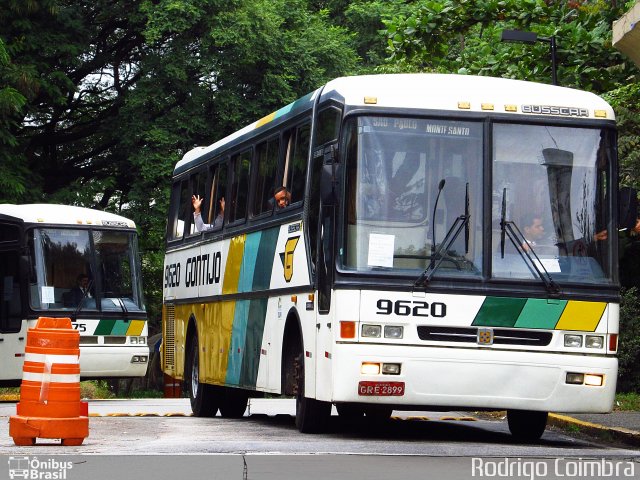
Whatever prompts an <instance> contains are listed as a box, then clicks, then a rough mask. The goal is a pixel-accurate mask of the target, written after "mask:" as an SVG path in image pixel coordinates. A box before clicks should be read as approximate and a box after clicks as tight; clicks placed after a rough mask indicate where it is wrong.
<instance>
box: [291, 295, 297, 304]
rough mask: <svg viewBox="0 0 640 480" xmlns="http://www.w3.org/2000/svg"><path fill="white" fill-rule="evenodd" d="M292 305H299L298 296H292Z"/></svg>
mask: <svg viewBox="0 0 640 480" xmlns="http://www.w3.org/2000/svg"><path fill="white" fill-rule="evenodd" d="M291 303H293V304H294V305H297V304H298V296H297V295H291Z"/></svg>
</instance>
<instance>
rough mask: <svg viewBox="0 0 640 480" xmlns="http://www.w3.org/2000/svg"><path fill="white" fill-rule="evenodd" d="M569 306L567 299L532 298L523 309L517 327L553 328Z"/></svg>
mask: <svg viewBox="0 0 640 480" xmlns="http://www.w3.org/2000/svg"><path fill="white" fill-rule="evenodd" d="M566 306H567V301H566V300H545V299H540V298H530V299H528V300H527V303H526V305H525V306H524V308H523V309H522V312H521V313H520V316H519V317H518V320H517V321H516V323H515V325H514V326H515V327H518V328H544V329H549V330H553V329H554V328H555V326H556V323H557V322H558V320H559V319H560V316H561V315H562V312H563V311H564V309H565V307H566Z"/></svg>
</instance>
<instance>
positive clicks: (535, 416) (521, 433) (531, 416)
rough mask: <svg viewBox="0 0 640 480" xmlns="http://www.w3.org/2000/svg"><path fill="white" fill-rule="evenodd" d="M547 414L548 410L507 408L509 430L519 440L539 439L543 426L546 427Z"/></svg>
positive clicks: (531, 440) (532, 440)
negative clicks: (536, 410)
mask: <svg viewBox="0 0 640 480" xmlns="http://www.w3.org/2000/svg"><path fill="white" fill-rule="evenodd" d="M548 416H549V413H548V412H534V411H531V410H507V423H508V424H509V431H510V432H511V435H513V436H514V437H515V438H516V439H517V440H519V441H522V442H536V441H538V440H540V437H542V434H543V433H544V430H545V428H547V417H548Z"/></svg>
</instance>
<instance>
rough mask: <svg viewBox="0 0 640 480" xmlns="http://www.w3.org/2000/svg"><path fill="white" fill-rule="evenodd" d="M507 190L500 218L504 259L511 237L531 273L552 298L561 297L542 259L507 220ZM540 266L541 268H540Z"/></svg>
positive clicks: (503, 193) (511, 222)
mask: <svg viewBox="0 0 640 480" xmlns="http://www.w3.org/2000/svg"><path fill="white" fill-rule="evenodd" d="M506 205H507V189H506V188H505V189H503V190H502V212H501V218H500V254H501V256H502V258H504V246H505V237H509V240H511V243H513V246H514V247H515V249H516V250H517V252H518V253H519V254H520V257H521V258H522V260H523V261H524V263H525V265H527V267H528V268H529V270H530V271H531V273H535V274H536V275H537V276H538V278H540V280H542V283H544V286H545V288H546V289H547V292H549V294H550V295H552V296H558V295H560V287H558V284H556V282H554V281H553V278H551V275H549V272H547V269H546V268H544V265H543V264H542V262H541V261H540V257H538V254H537V253H536V252H535V250H534V249H533V245H531V244H529V243H528V242H527V239H526V238H525V236H524V235H523V234H522V232H521V231H520V229H519V228H518V225H516V224H515V222H513V221H511V220H507V208H506ZM525 244H527V245H528V247H529V248H524V245H525ZM538 266H539V267H538ZM541 269H542V270H541Z"/></svg>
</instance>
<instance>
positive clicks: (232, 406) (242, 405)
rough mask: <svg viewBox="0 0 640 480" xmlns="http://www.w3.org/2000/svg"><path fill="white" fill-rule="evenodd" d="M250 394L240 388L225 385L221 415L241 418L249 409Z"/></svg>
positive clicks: (221, 400) (221, 401) (221, 402)
mask: <svg viewBox="0 0 640 480" xmlns="http://www.w3.org/2000/svg"><path fill="white" fill-rule="evenodd" d="M248 402H249V394H248V393H247V392H246V391H244V390H241V389H239V388H229V387H225V388H224V389H223V391H222V395H221V398H220V415H222V416H223V417H225V418H241V417H242V416H244V412H245V411H246V410H247V403H248Z"/></svg>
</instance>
